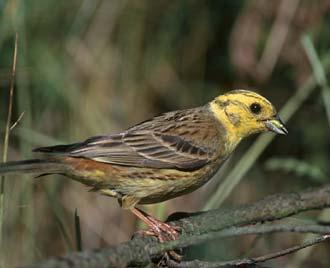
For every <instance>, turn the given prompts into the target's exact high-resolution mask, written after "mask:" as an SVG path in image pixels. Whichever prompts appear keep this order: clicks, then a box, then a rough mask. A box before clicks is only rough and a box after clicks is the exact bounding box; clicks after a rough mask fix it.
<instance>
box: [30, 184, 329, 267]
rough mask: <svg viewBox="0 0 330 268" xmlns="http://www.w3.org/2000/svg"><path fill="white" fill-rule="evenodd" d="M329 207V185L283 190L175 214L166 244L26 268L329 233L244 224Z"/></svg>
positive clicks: (146, 241)
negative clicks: (258, 237)
mask: <svg viewBox="0 0 330 268" xmlns="http://www.w3.org/2000/svg"><path fill="white" fill-rule="evenodd" d="M325 207H330V184H328V185H325V186H323V187H319V188H314V189H310V190H307V191H302V192H298V193H284V194H275V195H271V196H268V197H266V198H264V199H262V200H260V201H257V202H255V203H252V204H249V205H244V206H240V207H236V208H231V209H217V210H211V211H207V212H201V213H195V214H187V213H175V214H174V215H172V216H171V218H172V219H173V218H176V219H177V218H181V217H182V216H184V218H181V219H178V220H175V221H171V222H170V223H171V224H173V225H176V226H179V227H181V229H182V235H181V237H180V239H178V240H176V241H171V242H168V243H158V242H157V241H156V239H153V238H152V237H146V238H144V237H140V236H138V237H135V238H134V239H132V240H131V241H127V242H124V243H122V244H119V245H117V246H113V247H108V248H104V249H97V250H89V251H83V252H76V253H71V254H69V255H67V256H66V257H60V258H53V259H50V260H46V261H44V262H41V263H39V264H35V265H32V266H26V267H29V268H32V267H35V268H39V267H43V268H53V267H61V268H73V267H81V268H84V267H89V268H92V267H98V268H102V267H108V268H109V267H116V268H119V267H127V266H129V265H131V266H132V265H135V266H137V267H139V266H140V267H141V266H143V265H147V264H148V263H150V262H151V260H152V258H153V257H155V256H157V255H159V254H161V253H163V252H165V251H167V250H170V249H175V248H182V247H187V246H190V245H195V244H198V243H201V242H205V241H207V240H211V239H214V238H217V237H221V236H230V235H241V234H243V233H244V232H245V233H246V234H251V233H269V232H279V231H287V232H289V231H291V232H314V233H320V234H326V233H330V232H329V231H330V229H329V227H328V226H319V225H305V226H296V227H295V226H288V225H279V224H277V225H275V224H274V225H273V227H271V226H269V225H265V224H261V225H254V226H246V225H251V224H256V223H264V222H266V221H274V220H278V219H282V218H285V217H288V216H291V215H295V214H297V213H300V212H303V211H307V210H313V209H321V208H325ZM243 226H244V227H243Z"/></svg>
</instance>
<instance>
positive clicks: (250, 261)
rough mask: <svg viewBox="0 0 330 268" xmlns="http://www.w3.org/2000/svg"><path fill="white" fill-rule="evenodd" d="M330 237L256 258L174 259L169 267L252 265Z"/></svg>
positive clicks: (326, 236)
mask: <svg viewBox="0 0 330 268" xmlns="http://www.w3.org/2000/svg"><path fill="white" fill-rule="evenodd" d="M328 238H329V236H328V235H323V236H319V237H316V238H313V239H310V240H308V241H305V242H304V243H303V244H301V245H297V246H293V247H290V248H286V249H283V250H280V251H277V252H274V253H270V254H266V255H263V256H260V257H255V258H243V259H236V260H231V261H223V262H205V261H199V260H194V261H187V262H181V263H176V262H173V261H170V263H169V267H170V268H216V267H224V266H241V265H250V264H256V263H260V262H265V261H268V260H271V259H275V258H279V257H282V256H285V255H288V254H291V253H294V252H296V251H298V250H301V249H304V248H307V247H310V246H313V245H315V244H319V243H321V242H323V241H325V240H327V239H328Z"/></svg>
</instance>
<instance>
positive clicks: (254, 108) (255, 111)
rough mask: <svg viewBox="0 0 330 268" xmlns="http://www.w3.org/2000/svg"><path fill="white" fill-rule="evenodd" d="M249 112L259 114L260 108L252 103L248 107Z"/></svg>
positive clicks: (257, 104)
mask: <svg viewBox="0 0 330 268" xmlns="http://www.w3.org/2000/svg"><path fill="white" fill-rule="evenodd" d="M250 110H251V112H252V113H254V114H259V113H260V112H261V106H260V104H259V103H256V102H254V103H252V104H251V105H250Z"/></svg>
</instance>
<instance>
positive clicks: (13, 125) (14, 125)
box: [9, 111, 25, 131]
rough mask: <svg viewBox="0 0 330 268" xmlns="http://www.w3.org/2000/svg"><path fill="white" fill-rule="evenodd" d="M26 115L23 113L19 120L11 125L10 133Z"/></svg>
mask: <svg viewBox="0 0 330 268" xmlns="http://www.w3.org/2000/svg"><path fill="white" fill-rule="evenodd" d="M24 114H25V111H23V112H22V113H21V114H20V115H19V117H18V118H17V120H16V121H15V122H14V124H12V125H11V127H10V128H9V130H10V131H12V130H13V129H14V128H15V127H16V126H17V125H18V123H19V122H20V121H21V120H22V118H23V116H24Z"/></svg>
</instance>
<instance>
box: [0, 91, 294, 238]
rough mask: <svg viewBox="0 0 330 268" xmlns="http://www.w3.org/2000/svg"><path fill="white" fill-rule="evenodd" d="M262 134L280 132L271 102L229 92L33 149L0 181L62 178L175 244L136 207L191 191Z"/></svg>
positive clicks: (7, 166) (3, 167)
mask: <svg viewBox="0 0 330 268" xmlns="http://www.w3.org/2000/svg"><path fill="white" fill-rule="evenodd" d="M267 131H270V132H274V133H277V134H287V133H288V131H287V129H286V128H285V126H284V124H283V122H282V121H281V119H280V117H279V115H278V113H277V111H276V109H275V108H274V106H273V105H272V104H271V102H270V101H268V100H267V99H266V98H265V97H263V96H261V95H260V94H258V93H256V92H254V91H249V90H242V89H239V90H232V91H228V92H226V93H225V94H222V95H220V96H218V97H216V98H215V99H213V100H212V101H210V102H208V103H207V104H205V105H202V106H200V107H196V108H189V109H184V110H178V111H171V112H167V113H163V114H161V115H158V116H155V117H153V118H151V119H149V120H146V121H143V122H141V123H139V124H136V125H134V126H132V127H130V128H128V129H126V130H124V131H122V132H119V133H115V134H110V135H102V136H93V137H91V138H88V139H86V140H85V141H82V142H77V143H72V144H65V145H55V146H48V147H40V148H36V149H34V150H33V152H35V153H39V155H40V156H39V157H38V158H35V159H28V160H22V161H11V162H6V163H2V164H0V175H5V174H9V173H33V174H37V175H38V176H46V175H52V174H61V175H64V176H66V177H69V178H71V179H73V180H75V181H78V182H81V183H83V184H85V185H87V186H88V187H90V191H96V192H99V193H101V194H103V195H106V196H110V197H113V198H116V199H117V200H118V202H119V204H120V206H121V207H122V208H124V209H129V210H131V211H132V212H133V214H135V215H136V216H137V217H138V218H140V219H141V220H142V221H144V222H145V223H146V224H147V226H149V229H150V233H152V234H153V235H156V236H157V237H158V238H159V240H160V241H161V242H162V241H165V240H171V239H172V240H174V239H176V238H177V237H178V229H177V228H176V227H175V226H173V225H170V224H168V223H165V222H162V221H160V220H158V219H156V218H154V217H152V216H151V215H149V214H147V213H145V212H144V211H142V210H141V209H139V208H138V207H137V206H138V205H142V204H154V203H158V202H163V201H166V200H169V199H172V198H175V197H178V196H181V195H184V194H187V193H190V192H192V191H194V190H196V189H198V188H199V187H201V186H202V185H204V184H205V183H206V182H207V181H209V180H210V179H211V178H212V177H213V176H214V174H215V173H216V172H217V171H218V170H219V168H220V167H221V166H222V165H223V163H224V162H225V161H226V159H228V157H229V156H230V155H231V153H232V152H233V151H234V149H235V148H236V147H237V145H238V144H239V143H240V142H241V140H242V139H244V138H246V137H248V136H250V135H252V134H256V133H261V132H267Z"/></svg>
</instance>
